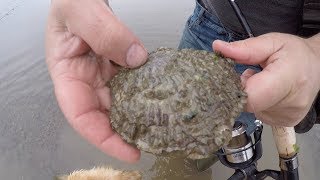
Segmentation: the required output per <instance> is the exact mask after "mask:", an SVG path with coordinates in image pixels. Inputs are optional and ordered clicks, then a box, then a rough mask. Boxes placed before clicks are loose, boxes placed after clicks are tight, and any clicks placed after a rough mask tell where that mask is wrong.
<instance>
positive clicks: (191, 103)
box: [110, 48, 246, 159]
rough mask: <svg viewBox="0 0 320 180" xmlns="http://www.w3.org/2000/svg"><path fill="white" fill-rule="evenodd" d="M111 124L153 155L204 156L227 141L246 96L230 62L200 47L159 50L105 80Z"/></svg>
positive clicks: (129, 140) (126, 137)
mask: <svg viewBox="0 0 320 180" xmlns="http://www.w3.org/2000/svg"><path fill="white" fill-rule="evenodd" d="M110 87H111V92H112V101H113V104H112V107H111V112H110V117H111V125H112V127H113V129H114V130H115V131H116V132H118V133H119V134H120V135H121V137H122V138H123V139H124V140H125V141H126V142H128V143H131V144H135V145H136V146H137V147H138V148H139V149H141V150H143V151H146V152H150V153H153V154H167V153H173V152H176V153H177V152H178V153H179V154H182V155H184V156H187V157H188V158H191V159H200V158H205V157H208V156H209V155H210V154H212V153H213V152H215V151H217V150H218V149H219V148H220V147H221V146H224V145H226V144H227V143H228V142H229V141H230V139H231V131H232V126H233V124H234V120H235V119H236V118H237V117H238V116H239V114H240V112H242V111H243V107H244V104H245V102H246V94H245V93H244V92H243V91H242V88H241V83H240V78H239V75H238V74H237V73H236V72H235V70H234V64H233V62H232V61H231V60H229V59H225V58H222V57H219V56H217V55H216V54H214V53H209V52H206V51H200V50H191V49H188V50H187V49H184V50H181V51H178V50H174V49H169V48H160V49H158V50H157V51H155V52H153V53H151V54H150V55H149V59H148V61H147V63H146V64H145V65H143V66H142V67H140V68H138V69H133V70H132V69H131V70H128V69H122V70H121V71H120V72H119V74H117V75H116V76H115V78H114V79H113V80H112V81H111V82H110Z"/></svg>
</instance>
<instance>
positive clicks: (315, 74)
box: [213, 33, 320, 127]
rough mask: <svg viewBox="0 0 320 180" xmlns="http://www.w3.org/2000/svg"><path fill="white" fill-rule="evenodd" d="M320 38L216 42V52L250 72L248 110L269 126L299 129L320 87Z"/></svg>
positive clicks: (273, 35) (245, 75)
mask: <svg viewBox="0 0 320 180" xmlns="http://www.w3.org/2000/svg"><path fill="white" fill-rule="evenodd" d="M316 41H319V35H317V36H314V37H313V38H309V39H303V38H299V37H297V36H293V35H288V34H280V33H270V34H266V35H262V36H259V37H256V38H250V39H247V40H243V41H238V42H232V43H226V42H222V41H215V42H214V43H213V49H214V50H215V51H218V52H221V53H222V54H223V55H224V56H226V57H230V58H232V59H234V60H235V61H236V62H238V63H241V64H251V65H257V64H259V65H260V66H261V67H262V68H263V70H262V71H261V72H259V73H256V72H255V71H253V70H252V69H247V70H246V71H245V72H244V73H243V74H242V75H241V80H242V83H243V85H244V87H245V91H246V92H247V93H248V103H247V110H248V111H249V112H253V113H255V115H256V116H257V118H258V119H260V120H262V121H264V122H265V123H267V124H269V125H278V126H287V127H288V126H295V125H297V124H298V123H299V122H300V121H301V120H302V119H303V118H304V116H305V115H306V114H307V112H308V111H309V109H310V107H311V105H312V103H313V100H314V99H315V97H316V95H317V93H318V91H319V88H320V81H319V77H320V55H319V54H318V53H319V51H320V49H319V42H316Z"/></svg>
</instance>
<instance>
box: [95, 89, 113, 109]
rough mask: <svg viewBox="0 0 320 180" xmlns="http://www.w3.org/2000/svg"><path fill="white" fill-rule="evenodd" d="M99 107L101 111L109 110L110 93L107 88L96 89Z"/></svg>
mask: <svg viewBox="0 0 320 180" xmlns="http://www.w3.org/2000/svg"><path fill="white" fill-rule="evenodd" d="M96 94H97V96H98V99H99V102H100V106H101V109H102V110H109V109H110V108H111V92H110V89H109V88H108V87H105V86H104V87H101V88H98V89H96Z"/></svg>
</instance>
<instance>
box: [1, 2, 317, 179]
mask: <svg viewBox="0 0 320 180" xmlns="http://www.w3.org/2000/svg"><path fill="white" fill-rule="evenodd" d="M110 2H111V3H110V4H111V6H112V7H113V10H114V12H115V14H116V15H117V16H118V17H119V18H120V19H121V20H123V21H124V22H125V23H126V24H127V25H128V26H129V27H130V28H131V29H132V30H133V31H134V32H135V33H136V34H137V35H138V36H139V37H140V38H141V39H142V41H143V42H144V44H145V46H146V47H147V49H148V50H150V51H151V50H153V49H155V48H157V47H159V46H168V47H176V46H177V44H178V41H179V38H180V35H181V32H182V29H183V26H184V23H185V20H186V18H187V17H188V16H189V15H190V14H191V12H192V10H193V6H194V1H193V0H175V1H170V0H163V1H156V0H135V1H124V0H112V1H110ZM49 6H50V1H49V0H44V1H36V0H28V1H27V0H1V2H0V42H1V48H0V67H1V68H0V69H1V71H0V92H1V96H0V124H1V125H0V154H1V156H0V179H8V180H11V179H12V180H16V179H17V180H45V179H52V177H53V176H55V175H58V174H65V173H68V172H71V171H73V170H75V169H81V168H85V169H88V168H92V167H94V166H99V165H111V166H113V167H115V168H121V169H135V170H140V171H142V172H143V173H144V177H145V179H226V178H227V177H229V176H230V175H231V174H232V173H233V171H232V170H230V169H228V168H226V167H223V166H222V165H221V164H220V163H217V164H215V165H214V166H213V167H212V168H211V169H209V170H208V171H206V172H203V173H199V172H197V171H196V169H195V166H194V164H190V163H188V162H186V161H180V160H175V159H159V158H158V159H157V158H156V157H154V156H152V155H150V154H146V153H143V154H142V157H141V160H140V161H139V163H137V164H135V165H134V166H133V165H130V164H125V163H122V162H120V161H118V160H116V159H113V158H110V157H108V156H107V155H105V154H103V153H101V152H100V151H99V150H97V149H96V148H95V147H93V146H92V145H90V144H89V143H87V142H86V141H85V140H83V139H82V138H81V137H80V136H79V135H78V134H77V133H76V132H75V131H74V130H73V129H72V128H71V127H70V126H69V124H68V123H67V122H66V120H65V119H64V117H63V115H62V113H61V111H60V110H59V108H58V106H57V102H56V100H55V97H54V94H53V87H52V82H51V80H50V78H49V76H48V73H47V69H46V65H45V57H44V29H45V23H46V17H47V13H48V8H49ZM144 7H148V8H144ZM168 12H170V13H168ZM166 16H170V17H169V18H168V17H166ZM319 139H320V129H319V127H316V128H314V129H313V130H312V131H311V132H309V133H307V134H304V135H299V136H298V140H299V143H300V149H301V151H302V152H301V156H300V164H301V165H300V174H301V179H308V180H310V179H314V180H316V179H317V177H318V176H319V175H320V172H319V171H317V170H318V169H317V166H318V165H319V164H320V154H319V152H320V142H319V141H320V140H319ZM263 148H264V155H263V158H262V159H261V160H260V161H259V164H258V166H259V168H260V169H265V168H272V169H278V159H277V154H276V150H275V147H274V143H273V139H272V135H271V131H270V128H268V127H266V128H265V131H264V136H263ZM168 161H170V163H168ZM167 164H169V165H167Z"/></svg>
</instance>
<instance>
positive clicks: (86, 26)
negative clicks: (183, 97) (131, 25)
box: [46, 0, 147, 162]
mask: <svg viewBox="0 0 320 180" xmlns="http://www.w3.org/2000/svg"><path fill="white" fill-rule="evenodd" d="M146 59H147V52H146V50H145V49H144V47H143V45H142V44H141V42H140V41H139V40H138V38H137V37H135V36H134V35H133V33H132V32H131V31H130V30H129V29H128V28H127V27H125V26H124V24H123V23H121V22H120V21H119V20H118V19H117V18H116V17H115V16H114V14H113V13H112V11H111V9H110V8H109V7H108V5H107V4H106V3H105V2H104V1H103V0H52V4H51V10H50V14H49V18H48V26H47V31H46V60H47V65H48V69H49V73H50V76H51V78H52V80H53V84H54V89H55V94H56V97H57V100H58V103H59V106H60V108H61V110H62V111H63V113H64V115H65V117H66V118H67V120H68V121H69V123H70V124H71V125H72V126H73V128H74V129H75V130H76V131H78V132H79V133H80V134H81V135H82V136H83V137H85V138H86V139H87V140H88V141H89V142H91V143H92V144H94V145H96V146H97V147H98V148H99V149H101V150H102V151H103V152H105V153H107V154H109V155H111V156H113V157H116V158H118V159H121V160H124V161H127V162H134V161H137V160H138V159H139V157H140V151H139V150H138V149H136V148H134V147H132V146H130V145H128V144H127V143H125V142H124V141H123V140H122V139H121V138H120V136H119V135H118V134H116V133H115V132H113V131H112V129H111V127H110V122H109V116H108V115H107V112H108V110H109V108H110V106H111V96H110V90H109V89H108V88H107V87H106V86H105V84H106V81H109V80H110V79H111V78H112V77H113V76H114V75H115V73H116V72H117V68H116V66H114V64H113V63H116V64H118V65H121V66H126V67H137V66H139V65H141V64H143V63H144V62H145V61H146ZM111 61H113V63H111Z"/></svg>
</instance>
